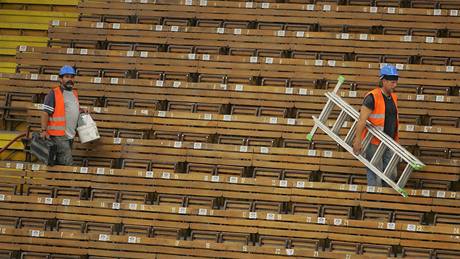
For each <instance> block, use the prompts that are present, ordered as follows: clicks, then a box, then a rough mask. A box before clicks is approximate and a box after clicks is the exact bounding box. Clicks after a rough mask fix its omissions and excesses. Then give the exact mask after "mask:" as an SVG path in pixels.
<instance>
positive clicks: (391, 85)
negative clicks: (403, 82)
mask: <svg viewBox="0 0 460 259" xmlns="http://www.w3.org/2000/svg"><path fill="white" fill-rule="evenodd" d="M397 85H398V80H387V79H382V88H383V90H384V91H386V92H387V93H392V92H394V90H395V88H396V86H397Z"/></svg>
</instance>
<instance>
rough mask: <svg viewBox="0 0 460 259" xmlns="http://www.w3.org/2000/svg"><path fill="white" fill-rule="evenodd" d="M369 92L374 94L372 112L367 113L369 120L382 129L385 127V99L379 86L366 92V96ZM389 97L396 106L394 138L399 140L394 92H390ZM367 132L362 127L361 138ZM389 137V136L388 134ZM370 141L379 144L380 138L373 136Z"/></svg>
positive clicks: (396, 99)
mask: <svg viewBox="0 0 460 259" xmlns="http://www.w3.org/2000/svg"><path fill="white" fill-rule="evenodd" d="M369 94H372V95H373V96H374V110H373V111H372V113H371V114H370V115H369V118H368V120H369V122H371V123H372V124H373V125H375V126H377V127H378V128H380V129H381V130H382V131H383V129H384V127H385V100H384V99H383V98H384V97H383V93H382V90H381V89H380V88H376V89H374V90H372V91H370V92H369V93H367V94H366V96H368V95H369ZM391 98H393V100H394V102H395V106H396V118H397V119H396V132H395V136H394V139H395V140H396V141H399V134H398V129H399V115H398V97H397V96H396V94H394V93H391ZM366 134H367V129H366V128H364V131H363V134H362V136H361V137H362V139H363V140H364V138H365V137H366ZM390 137H391V136H390ZM371 143H372V144H374V145H378V144H380V140H379V139H378V138H376V137H373V138H372V139H371Z"/></svg>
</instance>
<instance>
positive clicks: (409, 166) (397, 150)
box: [307, 76, 425, 197]
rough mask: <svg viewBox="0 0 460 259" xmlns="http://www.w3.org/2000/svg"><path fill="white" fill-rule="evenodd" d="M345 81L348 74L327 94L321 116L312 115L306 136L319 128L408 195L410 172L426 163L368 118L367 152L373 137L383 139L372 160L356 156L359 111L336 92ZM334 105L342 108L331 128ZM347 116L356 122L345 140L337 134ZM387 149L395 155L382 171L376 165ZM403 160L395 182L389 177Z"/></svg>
mask: <svg viewBox="0 0 460 259" xmlns="http://www.w3.org/2000/svg"><path fill="white" fill-rule="evenodd" d="M344 81H345V77H343V76H339V78H338V82H337V84H336V86H335V87H334V90H333V91H332V92H328V93H326V94H325V95H326V97H327V98H328V100H327V103H326V105H325V106H324V108H323V110H322V111H321V114H320V115H319V117H318V118H317V117H315V116H312V117H313V120H314V122H315V125H314V126H313V128H312V130H311V131H310V133H309V134H308V135H307V140H309V141H312V140H313V136H314V134H315V132H316V130H318V128H320V129H321V130H322V131H324V132H325V133H326V134H327V135H328V136H329V137H331V138H332V139H333V140H334V141H335V142H337V143H338V144H340V146H342V147H343V148H344V149H345V150H347V151H348V152H349V153H351V154H352V155H353V156H354V157H355V158H356V159H358V160H359V161H361V162H362V163H363V164H364V165H365V166H366V167H367V168H369V169H370V170H371V171H372V172H374V173H375V174H376V175H377V176H378V177H380V178H381V179H382V180H384V181H385V182H386V183H387V184H388V185H389V186H391V187H392V188H393V189H395V190H396V191H397V192H398V193H400V194H401V195H402V196H404V197H407V196H408V193H407V192H406V191H405V190H404V186H405V185H406V183H407V181H408V180H409V176H410V174H411V173H412V171H413V170H422V169H423V167H424V166H425V164H423V163H422V162H421V161H420V160H418V159H417V158H416V157H415V156H414V155H412V154H411V153H410V152H409V151H407V150H406V149H405V148H404V147H403V146H401V145H400V144H399V143H397V142H396V141H395V140H394V139H393V138H391V137H390V136H388V135H387V134H385V133H384V132H383V131H382V130H381V129H379V128H378V127H376V126H375V125H373V124H372V123H370V122H369V121H366V128H367V130H368V131H367V134H366V136H365V137H364V140H363V150H364V151H365V150H366V149H367V148H368V147H369V145H370V143H371V139H372V138H373V137H376V138H377V139H379V140H380V141H381V142H380V144H379V146H378V147H377V150H376V152H375V154H374V155H373V157H372V159H371V160H370V161H369V160H367V159H366V157H365V156H363V155H362V154H358V155H356V154H355V153H354V152H353V147H352V143H353V139H354V136H355V131H356V125H357V122H358V120H359V112H358V111H357V110H355V109H354V108H353V107H352V106H350V105H349V104H348V103H347V102H345V101H344V100H343V99H342V98H340V97H339V96H338V95H337V92H338V90H339V89H340V87H341V86H342V84H343V82H344ZM335 106H338V107H339V108H340V109H341V111H340V114H339V116H338V117H337V119H336V121H335V122H334V123H333V125H332V128H329V127H328V126H327V125H326V121H327V120H328V117H329V115H330V114H331V112H332V110H333V108H334V107H335ZM347 118H351V119H352V120H353V121H354V122H353V123H352V126H351V128H350V130H349V131H348V133H347V134H346V136H345V139H342V138H341V137H340V136H339V135H338V133H339V131H340V129H341V128H342V127H343V124H344V123H345V121H346V119H347ZM387 148H388V149H390V150H391V151H393V155H392V157H391V159H390V161H389V163H388V165H387V167H386V168H383V172H382V171H380V170H379V169H378V168H377V167H376V166H375V163H376V161H378V160H379V159H382V157H383V154H384V151H385V150H386V149H387ZM401 161H402V162H405V163H406V166H405V168H404V170H403V172H402V174H401V176H400V177H399V180H398V181H397V182H394V181H393V180H391V179H390V178H389V177H388V176H389V173H390V172H391V171H393V170H397V166H398V163H399V162H401Z"/></svg>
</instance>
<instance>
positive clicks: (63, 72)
mask: <svg viewBox="0 0 460 259" xmlns="http://www.w3.org/2000/svg"><path fill="white" fill-rule="evenodd" d="M64 75H75V69H73V67H71V66H69V65H65V66H63V67H61V70H59V76H64Z"/></svg>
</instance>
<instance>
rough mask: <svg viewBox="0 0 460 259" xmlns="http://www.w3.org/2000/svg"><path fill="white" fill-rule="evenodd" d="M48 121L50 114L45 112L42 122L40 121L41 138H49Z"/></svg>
mask: <svg viewBox="0 0 460 259" xmlns="http://www.w3.org/2000/svg"><path fill="white" fill-rule="evenodd" d="M48 120H49V114H48V113H47V112H46V111H43V112H42V115H41V121H40V126H41V133H40V136H41V137H42V138H49V135H48V131H47V129H48Z"/></svg>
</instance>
